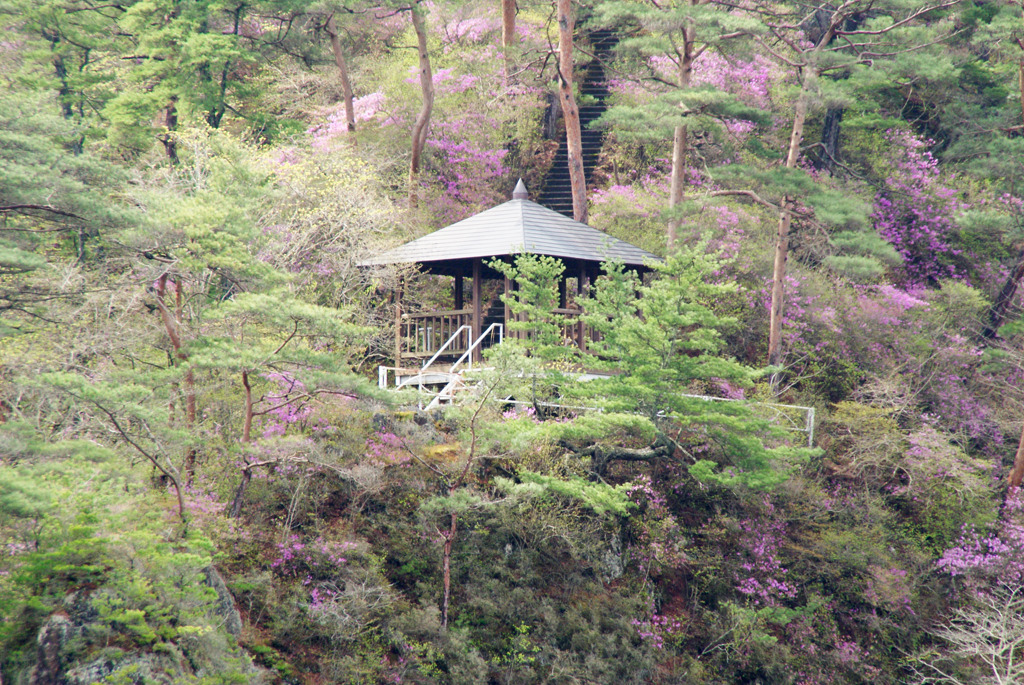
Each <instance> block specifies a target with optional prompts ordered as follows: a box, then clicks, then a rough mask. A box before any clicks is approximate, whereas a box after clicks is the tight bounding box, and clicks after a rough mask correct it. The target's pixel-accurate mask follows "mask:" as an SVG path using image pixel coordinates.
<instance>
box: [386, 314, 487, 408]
mask: <svg viewBox="0 0 1024 685" xmlns="http://www.w3.org/2000/svg"><path fill="white" fill-rule="evenodd" d="M504 330H505V329H504V326H503V325H502V324H500V323H492V324H491V325H490V326H488V327H487V330H485V331H484V332H483V333H481V334H480V336H479V337H478V338H477V339H476V340H473V341H472V343H471V344H469V345H468V346H467V347H466V351H465V352H463V354H462V356H461V357H459V358H458V359H457V360H455V363H454V364H452V365H451V366H450V367H448V368H447V369H445V368H443V367H442V368H432V367H433V364H434V362H435V361H437V359H438V357H440V356H441V355H442V354H443V353H444V351H445V350H447V349H448V348H450V347H452V346H453V345H454V344H455V342H456V341H457V340H459V338H460V337H461V336H463V335H465V336H467V338H468V337H469V336H471V335H472V329H471V328H470V327H469V326H461V327H459V329H458V330H457V331H455V333H453V334H452V336H451V337H450V338H448V340H447V341H445V343H444V344H443V345H441V347H439V348H438V349H437V352H435V353H434V356H432V357H431V358H430V359H429V360H428V361H427V363H425V364H424V365H423V366H422V367H421V368H420V369H419V371H417V372H416V373H415V374H413V375H403V373H402V369H399V368H396V367H387V366H381V367H379V368H378V370H377V381H378V384H379V385H380V387H381V389H386V388H387V387H388V385H389V384H388V376H389V372H394V377H395V387H396V388H409V387H414V386H415V387H417V388H419V393H420V403H419V406H420V409H425V410H427V411H430V410H431V409H436V408H437V407H440V406H442V405H448V404H451V403H452V402H453V401H454V400H455V397H456V396H457V395H458V394H459V393H461V392H465V391H466V390H469V389H471V388H472V387H473V386H472V384H471V383H467V382H466V379H465V377H464V376H463V372H465V371H468V370H471V369H472V368H473V352H474V351H476V349H477V348H479V347H480V345H481V344H482V343H483V341H485V340H488V339H493V338H494V337H495V336H497V342H498V343H499V344H500V343H501V342H502V340H504ZM438 385H440V386H441V389H440V390H439V391H437V392H433V391H432V390H431V389H430V387H431V386H438ZM428 397H429V398H430V400H429V401H428V402H427V403H426V405H425V406H424V401H425V400H426V398H428Z"/></svg>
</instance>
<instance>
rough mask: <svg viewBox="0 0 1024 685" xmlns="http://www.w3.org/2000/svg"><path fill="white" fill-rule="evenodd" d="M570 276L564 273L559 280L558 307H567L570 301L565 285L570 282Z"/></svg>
mask: <svg viewBox="0 0 1024 685" xmlns="http://www.w3.org/2000/svg"><path fill="white" fill-rule="evenodd" d="M568 280H569V277H568V276H566V275H565V274H562V278H560V279H559V281H558V308H559V309H565V305H566V303H567V302H568V300H567V299H566V294H565V287H566V285H567V283H568Z"/></svg>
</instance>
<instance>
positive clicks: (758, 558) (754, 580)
mask: <svg viewBox="0 0 1024 685" xmlns="http://www.w3.org/2000/svg"><path fill="white" fill-rule="evenodd" d="M774 514H775V507H774V506H773V505H772V504H771V502H770V500H768V499H767V498H765V513H764V515H762V516H760V517H758V518H756V519H747V520H744V521H740V523H739V528H740V531H741V534H740V539H739V544H740V547H741V550H740V551H739V552H737V553H736V554H737V556H738V557H739V558H740V559H741V563H740V565H739V569H740V571H741V573H740V574H738V576H737V579H736V581H737V583H736V590H737V591H739V592H740V593H741V594H744V595H746V596H747V597H749V598H750V599H751V600H753V602H754V603H755V604H757V605H761V606H776V605H778V604H779V603H780V602H781V601H782V600H787V599H794V598H795V597H796V595H797V590H796V588H795V587H794V586H793V585H791V584H790V583H788V582H786V581H785V580H784V579H783V578H784V577H785V576H786V574H787V573H789V571H788V570H787V569H786V568H784V567H783V566H782V563H781V562H780V561H779V557H778V551H779V547H781V546H782V543H783V541H784V540H785V538H786V523H785V521H782V520H779V519H777V518H775V516H774Z"/></svg>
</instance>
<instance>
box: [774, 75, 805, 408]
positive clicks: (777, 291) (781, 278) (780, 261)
mask: <svg viewBox="0 0 1024 685" xmlns="http://www.w3.org/2000/svg"><path fill="white" fill-rule="evenodd" d="M807 86H808V83H807V78H806V77H804V79H803V83H802V84H801V88H800V95H799V96H798V97H797V100H796V110H795V111H794V113H793V130H792V132H791V133H790V136H789V152H788V154H787V156H786V168H787V169H793V168H795V167H796V163H797V160H798V159H799V158H800V141H801V140H803V137H804V122H805V121H806V119H807V100H808V95H807ZM792 208H793V198H791V197H784V198H783V199H782V205H781V210H780V211H779V232H778V237H777V239H776V242H775V264H774V267H773V269H772V305H771V317H770V322H769V326H768V364H769V365H771V366H782V314H783V308H784V302H785V284H786V263H787V261H788V259H789V227H790V224H791V223H792V221H793V213H792ZM771 385H772V390H773V391H774V390H776V389H777V387H778V374H777V373H773V374H772V378H771Z"/></svg>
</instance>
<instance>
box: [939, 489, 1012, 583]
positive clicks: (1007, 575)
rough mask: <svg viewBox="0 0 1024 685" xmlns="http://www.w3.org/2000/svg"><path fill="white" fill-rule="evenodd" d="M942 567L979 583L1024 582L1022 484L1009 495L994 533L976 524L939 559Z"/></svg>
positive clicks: (940, 567) (970, 581) (969, 580)
mask: <svg viewBox="0 0 1024 685" xmlns="http://www.w3.org/2000/svg"><path fill="white" fill-rule="evenodd" d="M936 566H937V567H938V568H939V570H941V571H944V572H945V573H948V574H949V575H951V576H953V577H960V578H963V579H964V580H966V581H968V582H969V583H970V584H972V585H974V586H975V587H983V586H985V585H986V584H988V583H990V582H997V581H998V582H1000V583H1008V584H1015V585H1020V584H1022V583H1024V497H1022V496H1021V491H1020V488H1016V489H1014V490H1013V491H1012V492H1010V493H1009V494H1008V495H1007V497H1006V502H1005V504H1004V506H1003V512H1002V518H1001V520H1000V521H999V523H998V524H997V525H996V527H995V529H994V530H993V531H992V532H990V533H987V534H986V533H983V532H980V531H978V530H976V529H975V528H974V527H973V526H969V527H967V528H965V529H964V531H963V534H962V536H961V537H960V540H959V541H958V543H957V544H956V545H955V546H953V547H950V548H949V549H947V550H946V551H945V552H944V553H943V554H942V556H941V558H940V559H939V560H938V562H937V563H936Z"/></svg>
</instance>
